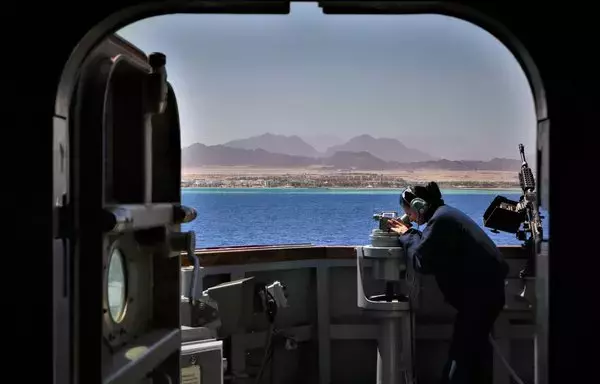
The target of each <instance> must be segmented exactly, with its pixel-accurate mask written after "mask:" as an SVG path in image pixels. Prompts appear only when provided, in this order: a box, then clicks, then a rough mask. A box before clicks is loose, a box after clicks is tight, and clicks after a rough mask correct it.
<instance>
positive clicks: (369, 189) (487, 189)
mask: <svg viewBox="0 0 600 384" xmlns="http://www.w3.org/2000/svg"><path fill="white" fill-rule="evenodd" d="M181 189H182V190H184V189H215V190H217V189H248V190H275V189H276V190H294V189H295V190H299V189H315V190H318V189H321V190H322V189H326V190H357V191H397V190H399V189H401V188H386V187H377V188H375V187H374V188H366V187H181ZM441 189H442V190H447V191H453V190H457V191H496V190H498V191H515V192H521V189H520V188H516V187H512V188H511V187H442V188H441Z"/></svg>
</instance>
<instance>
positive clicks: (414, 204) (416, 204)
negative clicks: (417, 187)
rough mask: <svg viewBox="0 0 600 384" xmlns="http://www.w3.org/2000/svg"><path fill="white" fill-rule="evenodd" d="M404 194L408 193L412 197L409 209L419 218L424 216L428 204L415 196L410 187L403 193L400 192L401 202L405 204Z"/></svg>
mask: <svg viewBox="0 0 600 384" xmlns="http://www.w3.org/2000/svg"><path fill="white" fill-rule="evenodd" d="M406 193H410V194H411V195H413V196H414V198H413V199H412V200H411V201H410V203H409V204H410V207H411V208H412V209H414V210H415V211H416V212H417V213H418V214H419V216H424V215H425V213H427V210H428V209H429V203H427V202H426V201H425V200H423V199H421V198H420V197H417V194H416V193H415V191H413V189H412V188H411V187H407V188H406V189H405V190H404V191H402V200H404V201H405V202H407V203H408V200H406V197H405V195H406Z"/></svg>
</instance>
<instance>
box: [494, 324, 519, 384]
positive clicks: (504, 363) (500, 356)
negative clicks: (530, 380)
mask: <svg viewBox="0 0 600 384" xmlns="http://www.w3.org/2000/svg"><path fill="white" fill-rule="evenodd" d="M488 340H489V341H490V344H492V348H493V349H494V352H496V354H497V355H498V357H499V358H500V361H502V364H503V365H504V367H505V368H506V370H507V371H508V373H509V374H510V376H511V377H512V379H513V380H514V381H516V382H517V384H525V383H524V382H523V380H521V378H520V377H519V376H517V373H516V372H515V370H514V369H513V368H512V367H511V366H510V364H508V361H506V359H505V358H504V356H503V355H502V353H501V352H500V347H499V346H498V344H496V340H494V338H493V337H492V335H491V334H489V335H488Z"/></svg>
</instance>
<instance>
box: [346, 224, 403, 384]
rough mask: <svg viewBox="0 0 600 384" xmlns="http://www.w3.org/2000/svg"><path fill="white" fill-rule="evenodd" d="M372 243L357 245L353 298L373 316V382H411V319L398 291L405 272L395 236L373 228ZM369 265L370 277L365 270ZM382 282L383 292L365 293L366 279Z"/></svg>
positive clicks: (365, 312) (401, 252) (396, 383)
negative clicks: (355, 281)
mask: <svg viewBox="0 0 600 384" xmlns="http://www.w3.org/2000/svg"><path fill="white" fill-rule="evenodd" d="M371 241H372V245H368V246H364V247H357V248H356V254H357V299H358V303H357V304H358V307H359V308H361V309H363V313H364V314H365V315H367V316H371V317H374V318H376V319H377V322H378V328H379V334H378V338H377V384H414V381H413V369H412V367H413V353H412V351H413V327H412V324H413V318H412V311H411V303H410V298H409V297H407V295H405V294H402V293H400V292H399V286H400V285H401V284H400V283H401V282H402V281H403V279H404V276H405V272H406V269H407V268H406V262H405V255H404V250H403V249H402V248H401V247H399V244H398V243H397V236H394V235H392V234H388V233H385V232H383V231H380V230H374V231H373V234H372V235H371ZM368 267H370V268H371V274H370V276H369V275H368V274H367V273H365V270H366V268H368ZM369 278H370V279H372V280H379V281H385V283H386V288H385V292H384V293H383V294H376V295H369V294H368V293H366V292H365V286H368V285H369V283H368V280H369Z"/></svg>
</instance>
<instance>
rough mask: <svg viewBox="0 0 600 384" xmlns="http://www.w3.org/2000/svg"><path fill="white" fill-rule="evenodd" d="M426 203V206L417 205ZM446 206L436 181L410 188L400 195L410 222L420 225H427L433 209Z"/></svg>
mask: <svg viewBox="0 0 600 384" xmlns="http://www.w3.org/2000/svg"><path fill="white" fill-rule="evenodd" d="M416 198H418V200H415V199H416ZM419 201H424V202H425V203H426V204H425V205H423V204H417V202H419ZM443 204H444V200H442V193H441V191H440V188H439V187H438V185H437V183H436V182H435V181H431V182H429V183H427V184H426V185H425V186H423V185H414V186H408V187H407V188H406V189H404V190H403V191H402V193H401V194H400V205H401V206H402V209H403V210H404V212H405V213H406V214H407V215H408V217H409V218H410V221H412V222H415V223H417V224H419V225H421V224H423V223H425V222H426V221H427V220H428V218H429V215H428V213H431V212H432V209H435V208H437V207H439V206H440V205H443Z"/></svg>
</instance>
